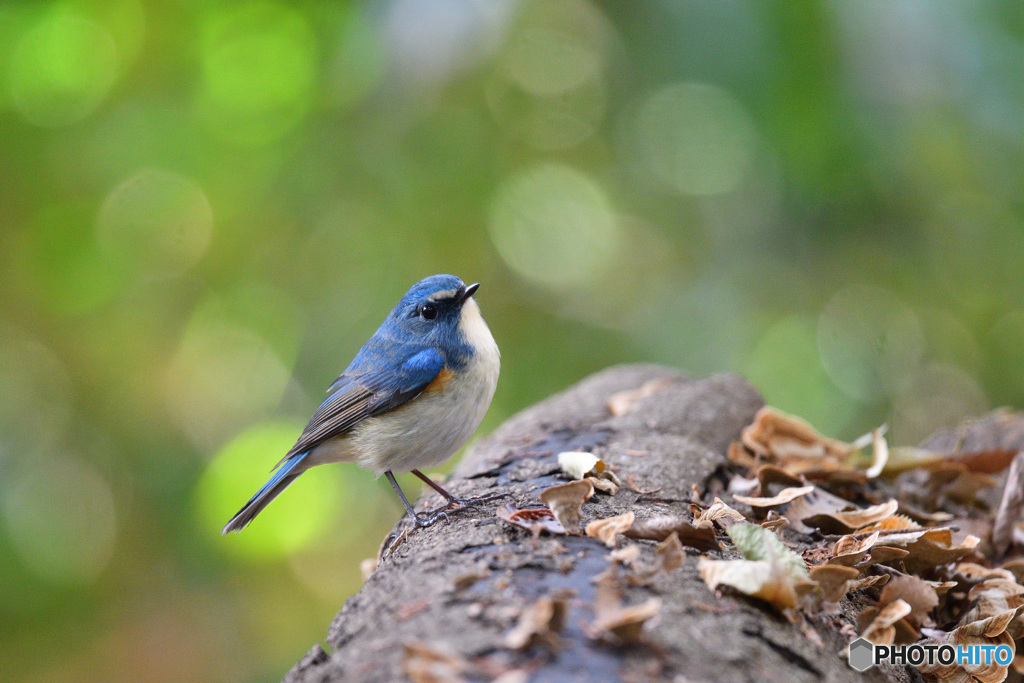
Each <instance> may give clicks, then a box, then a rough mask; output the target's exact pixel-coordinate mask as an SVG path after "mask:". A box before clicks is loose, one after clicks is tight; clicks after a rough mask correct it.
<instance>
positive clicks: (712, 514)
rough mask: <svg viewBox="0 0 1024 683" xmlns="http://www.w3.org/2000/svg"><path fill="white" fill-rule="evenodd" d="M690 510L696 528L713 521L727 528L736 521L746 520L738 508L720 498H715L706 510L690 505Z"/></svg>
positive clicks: (704, 526)
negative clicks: (730, 505)
mask: <svg viewBox="0 0 1024 683" xmlns="http://www.w3.org/2000/svg"><path fill="white" fill-rule="evenodd" d="M690 512H692V513H693V526H695V527H696V528H698V529H704V528H708V527H712V526H713V524H714V523H715V522H717V523H718V526H719V527H721V528H722V529H727V528H728V527H729V526H730V525H732V524H735V523H736V522H745V521H747V518H746V517H744V516H743V515H742V514H741V513H740V512H739V511H738V510H734V509H733V508H731V507H729V506H728V505H726V504H725V503H724V502H723V501H722V499H721V498H715V502H714V503H712V504H711V507H709V508H708V509H707V510H701V509H700V508H699V506H696V505H691V506H690Z"/></svg>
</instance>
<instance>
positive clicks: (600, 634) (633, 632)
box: [584, 565, 661, 644]
mask: <svg viewBox="0 0 1024 683" xmlns="http://www.w3.org/2000/svg"><path fill="white" fill-rule="evenodd" d="M596 582H597V589H596V595H595V596H594V617H595V618H594V621H593V622H591V623H590V624H585V625H584V630H585V632H586V634H587V636H588V637H590V638H592V639H608V638H610V637H611V638H612V639H613V640H616V641H617V642H621V643H627V644H630V643H637V642H639V641H640V639H641V636H642V634H643V625H644V623H645V622H647V621H648V620H649V619H651V618H653V617H655V616H657V614H658V612H659V611H661V600H659V599H657V598H652V599H650V600H648V601H647V602H644V603H641V604H639V605H632V606H629V607H624V606H623V605H622V583H621V581H620V580H619V576H618V570H617V568H616V565H612V566H611V567H609V571H606V572H604V573H602V574H601V575H600V576H598V577H597V579H596Z"/></svg>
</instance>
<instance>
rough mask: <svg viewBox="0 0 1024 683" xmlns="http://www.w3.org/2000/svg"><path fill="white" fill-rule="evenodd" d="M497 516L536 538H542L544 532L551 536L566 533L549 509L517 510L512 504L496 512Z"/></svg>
mask: <svg viewBox="0 0 1024 683" xmlns="http://www.w3.org/2000/svg"><path fill="white" fill-rule="evenodd" d="M495 514H496V515H497V516H498V519H500V520H502V521H505V522H508V523H509V524H512V525H515V526H518V527H521V528H523V529H526V530H528V531H529V532H531V533H532V534H533V537H534V538H537V537H538V536H540V534H541V532H544V531H546V532H548V533H549V534H564V533H565V528H564V527H563V526H562V524H561V522H559V521H558V520H557V519H555V515H554V514H553V513H552V512H551V510H549V509H548V508H524V509H522V510H517V509H516V508H515V506H514V505H512V503H505V504H504V505H502V506H500V507H498V508H497V509H496V510H495Z"/></svg>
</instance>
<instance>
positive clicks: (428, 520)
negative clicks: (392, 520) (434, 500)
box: [412, 508, 461, 529]
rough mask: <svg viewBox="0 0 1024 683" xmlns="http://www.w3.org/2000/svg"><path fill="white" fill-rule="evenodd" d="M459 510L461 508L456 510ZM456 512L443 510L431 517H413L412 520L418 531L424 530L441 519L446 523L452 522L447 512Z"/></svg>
mask: <svg viewBox="0 0 1024 683" xmlns="http://www.w3.org/2000/svg"><path fill="white" fill-rule="evenodd" d="M457 509H461V508H457ZM455 511H456V510H450V509H444V510H438V511H437V512H435V513H434V514H432V515H415V516H414V517H413V518H412V519H413V521H414V522H415V523H416V526H418V527H419V528H420V529H424V528H426V527H428V526H433V525H434V523H435V522H437V521H438V520H441V519H443V520H444V521H446V522H450V521H452V518H451V516H450V515H449V514H448V513H449V512H455Z"/></svg>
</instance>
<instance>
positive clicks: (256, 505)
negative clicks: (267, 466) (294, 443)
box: [220, 451, 309, 534]
mask: <svg viewBox="0 0 1024 683" xmlns="http://www.w3.org/2000/svg"><path fill="white" fill-rule="evenodd" d="M307 455H309V451H306V452H305V453H296V454H295V455H293V456H292V457H290V458H288V459H287V460H285V461H284V462H283V463H282V464H281V467H280V468H278V470H277V472H274V476H272V477H271V478H270V480H269V481H267V483H266V484H264V485H263V486H262V487H260V490H259V491H257V492H256V495H254V496H253V497H252V498H250V499H249V502H248V503H246V504H245V505H243V506H242V509H241V510H239V511H238V512H237V513H236V514H235V516H234V517H232V518H231V521H230V522H228V523H227V524H225V525H224V528H223V529H221V530H220V532H221V533H222V534H226V533H228V532H229V531H241V530H242V529H243V528H245V526H246V525H247V524H248V523H249V522H251V521H252V520H253V517H255V516H256V515H258V514H259V513H260V511H262V510H263V508H265V507H267V505H268V504H269V503H270V501H272V500H274V499H275V498H277V496H278V494H279V493H281V491H284V490H285V489H286V488H288V485H289V484H291V483H292V482H293V481H295V478H296V477H298V476H299V475H300V474H302V471H301V470H300V471H299V472H294V473H293V472H292V470H294V469H295V467H296V466H297V465H298V464H299V463H301V462H302V461H303V460H305V459H306V456H307Z"/></svg>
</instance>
